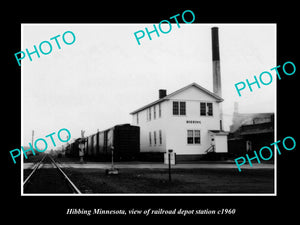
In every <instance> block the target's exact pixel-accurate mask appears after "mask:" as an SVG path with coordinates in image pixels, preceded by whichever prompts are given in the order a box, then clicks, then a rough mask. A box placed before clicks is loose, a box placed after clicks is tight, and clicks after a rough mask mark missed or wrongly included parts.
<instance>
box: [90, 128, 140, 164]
mask: <svg viewBox="0 0 300 225" xmlns="http://www.w3.org/2000/svg"><path fill="white" fill-rule="evenodd" d="M86 147H87V149H86V152H85V157H87V158H93V159H97V160H101V161H107V160H110V159H111V152H112V149H113V151H114V159H115V160H119V161H122V160H133V159H136V158H137V156H138V154H139V152H140V128H139V127H138V126H131V125H130V124H121V125H116V126H114V127H112V128H109V129H107V130H104V131H100V132H97V133H96V134H92V135H90V136H88V137H87V143H86Z"/></svg>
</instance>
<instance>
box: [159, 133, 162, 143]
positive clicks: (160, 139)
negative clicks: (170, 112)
mask: <svg viewBox="0 0 300 225" xmlns="http://www.w3.org/2000/svg"><path fill="white" fill-rule="evenodd" d="M159 144H160V145H161V144H162V134H161V130H159Z"/></svg>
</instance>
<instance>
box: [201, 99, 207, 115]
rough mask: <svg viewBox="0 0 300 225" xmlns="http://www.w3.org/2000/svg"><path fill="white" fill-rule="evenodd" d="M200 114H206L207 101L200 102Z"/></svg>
mask: <svg viewBox="0 0 300 225" xmlns="http://www.w3.org/2000/svg"><path fill="white" fill-rule="evenodd" d="M200 115H201V116H206V103H205V102H200Z"/></svg>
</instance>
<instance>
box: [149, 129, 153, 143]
mask: <svg viewBox="0 0 300 225" xmlns="http://www.w3.org/2000/svg"><path fill="white" fill-rule="evenodd" d="M151 145H152V140H151V132H149V146H151Z"/></svg>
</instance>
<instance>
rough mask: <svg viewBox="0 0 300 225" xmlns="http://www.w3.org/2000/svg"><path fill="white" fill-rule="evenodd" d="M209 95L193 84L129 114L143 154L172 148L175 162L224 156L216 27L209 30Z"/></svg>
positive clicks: (224, 141)
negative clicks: (137, 127)
mask: <svg viewBox="0 0 300 225" xmlns="http://www.w3.org/2000/svg"><path fill="white" fill-rule="evenodd" d="M212 46H213V47H212V50H213V89H214V90H213V92H211V91H209V90H207V89H205V88H203V87H201V86H200V85H199V84H197V83H192V84H190V85H187V86H185V87H183V88H181V89H179V90H177V91H175V92H173V93H171V94H168V95H167V91H166V90H159V99H158V100H156V101H154V102H152V103H150V104H147V105H145V106H143V107H141V108H139V109H137V110H135V111H133V112H132V113H131V115H132V116H133V125H136V126H139V127H140V150H141V152H142V153H143V152H144V153H146V152H148V153H154V152H161V153H166V152H167V151H168V150H169V149H172V150H173V152H174V153H175V154H176V160H177V161H178V160H179V161H180V160H181V159H182V160H184V159H191V160H192V159H196V158H201V156H203V155H204V154H207V153H208V152H216V153H227V152H228V150H227V135H228V133H226V132H224V131H223V129H222V106H221V102H222V101H223V99H222V97H221V76H220V62H219V40H218V28H215V27H214V28H212Z"/></svg>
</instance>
